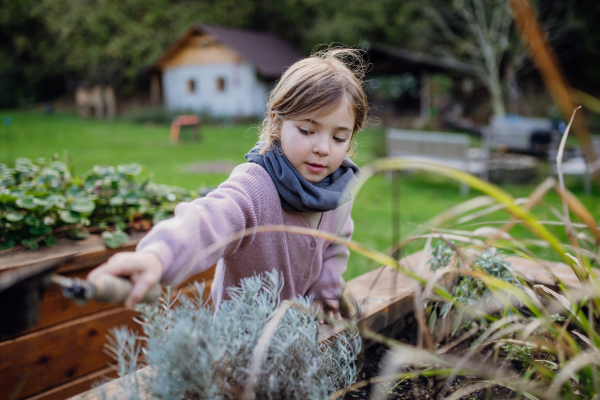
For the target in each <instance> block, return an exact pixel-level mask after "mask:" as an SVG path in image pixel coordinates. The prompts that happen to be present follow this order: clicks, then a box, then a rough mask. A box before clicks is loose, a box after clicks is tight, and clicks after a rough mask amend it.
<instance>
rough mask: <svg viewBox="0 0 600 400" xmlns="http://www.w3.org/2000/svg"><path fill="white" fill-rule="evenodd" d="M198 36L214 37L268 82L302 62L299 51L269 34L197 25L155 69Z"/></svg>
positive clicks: (174, 45)
mask: <svg viewBox="0 0 600 400" xmlns="http://www.w3.org/2000/svg"><path fill="white" fill-rule="evenodd" d="M199 32H205V33H209V34H211V35H213V36H215V37H216V38H217V39H218V40H220V41H221V42H223V43H224V44H226V45H227V46H229V47H231V48H232V49H233V50H235V51H236V52H238V53H239V54H240V55H241V56H242V57H244V58H245V59H246V60H247V61H249V62H251V63H252V64H254V66H255V67H256V69H257V70H258V72H259V74H261V75H262V76H264V77H267V78H279V77H280V76H281V74H282V73H283V72H284V71H285V70H286V68H288V67H289V66H290V65H292V64H293V63H295V62H296V61H298V60H299V59H301V58H303V56H302V54H301V53H300V52H299V51H298V50H296V49H295V48H294V47H292V46H291V45H290V44H288V43H286V42H284V41H283V40H281V39H280V38H278V37H277V36H275V35H272V34H270V33H261V32H252V31H246V30H241V29H234V28H224V27H221V26H213V25H205V24H194V25H192V26H191V27H190V28H189V29H188V30H187V32H186V33H185V34H183V35H182V36H181V37H180V38H179V39H177V41H175V42H174V43H173V44H172V45H171V46H170V47H169V48H168V49H167V50H166V51H165V52H164V53H163V55H162V56H161V57H160V58H159V59H158V60H157V62H156V63H155V64H154V65H157V64H159V63H160V62H161V61H162V60H164V59H166V58H167V57H169V56H170V55H171V54H173V53H174V52H176V51H177V50H179V48H180V47H181V46H182V45H183V44H184V43H185V41H186V40H187V39H188V38H189V37H191V36H193V35H195V34H197V33H199Z"/></svg>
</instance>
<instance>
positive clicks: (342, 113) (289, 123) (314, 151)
mask: <svg viewBox="0 0 600 400" xmlns="http://www.w3.org/2000/svg"><path fill="white" fill-rule="evenodd" d="M353 128H354V113H353V112H352V108H351V107H350V104H349V103H348V101H347V100H346V99H344V100H343V101H341V102H340V104H339V105H338V106H337V107H336V108H334V109H333V110H331V111H329V112H328V113H327V114H317V115H315V116H314V117H307V118H305V119H299V120H285V121H283V123H282V125H281V130H280V140H281V146H282V148H283V153H284V154H285V156H286V157H287V159H288V160H289V161H290V163H291V164H292V166H293V167H294V168H296V171H298V172H299V173H300V175H302V177H303V178H304V179H306V180H307V181H309V182H311V183H316V182H319V181H321V180H323V178H325V177H326V176H327V175H329V174H331V173H332V172H333V171H335V170H336V169H338V168H339V166H340V165H341V164H342V161H343V160H344V157H345V156H346V152H347V151H348V147H349V146H350V140H351V139H352V129H353Z"/></svg>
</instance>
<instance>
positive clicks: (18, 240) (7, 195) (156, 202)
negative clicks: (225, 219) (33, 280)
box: [0, 155, 195, 251]
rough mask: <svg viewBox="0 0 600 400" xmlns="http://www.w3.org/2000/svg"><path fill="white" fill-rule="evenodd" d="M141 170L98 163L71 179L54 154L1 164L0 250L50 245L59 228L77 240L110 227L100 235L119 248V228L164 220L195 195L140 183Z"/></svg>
mask: <svg viewBox="0 0 600 400" xmlns="http://www.w3.org/2000/svg"><path fill="white" fill-rule="evenodd" d="M141 170H142V167H141V166H139V165H138V164H127V165H119V166H117V167H116V168H115V167H112V166H104V165H97V166H95V167H94V168H93V170H91V171H88V172H86V173H84V174H83V175H82V176H80V177H76V178H74V177H72V175H71V173H70V171H69V168H68V166H67V164H66V163H65V162H63V161H60V160H58V156H56V155H55V156H54V157H52V158H51V159H50V160H49V161H46V160H44V159H39V160H37V163H34V162H32V161H31V160H29V159H27V158H18V159H17V160H16V161H15V166H14V168H8V167H7V166H6V165H5V164H0V251H2V250H6V249H9V248H13V247H14V246H17V245H25V246H28V247H29V248H30V249H32V250H34V249H36V248H37V247H38V243H39V242H41V241H43V243H45V244H47V245H53V244H55V243H56V239H55V237H56V236H55V235H56V234H57V233H59V232H60V231H61V230H68V231H69V233H70V235H71V236H73V237H76V238H82V237H86V235H89V231H94V230H95V231H106V230H107V229H110V230H115V231H116V233H113V232H110V233H106V234H105V235H104V238H105V242H106V244H107V246H109V247H118V246H119V245H120V244H122V243H123V242H124V241H126V240H127V236H126V235H125V234H124V233H123V232H122V231H123V230H124V229H126V228H128V227H131V226H132V225H133V223H134V222H135V221H139V220H149V221H151V223H155V222H157V221H160V220H162V219H166V218H169V217H170V216H171V215H172V214H173V211H174V209H175V205H176V204H177V203H179V202H180V201H188V200H191V199H192V198H193V197H195V195H194V194H193V193H192V192H189V191H187V190H185V189H181V188H177V187H171V186H165V185H157V184H155V183H152V182H150V181H149V180H146V181H143V182H140V181H138V180H136V178H135V177H136V176H137V175H138V174H139V173H140V172H141ZM146 227H149V224H146Z"/></svg>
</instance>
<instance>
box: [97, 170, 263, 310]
mask: <svg viewBox="0 0 600 400" xmlns="http://www.w3.org/2000/svg"><path fill="white" fill-rule="evenodd" d="M256 167H258V168H261V167H259V166H256V165H255V167H254V168H252V167H251V166H250V167H249V164H242V165H240V166H238V167H237V168H236V169H235V170H234V172H232V174H231V176H230V177H229V179H227V180H226V181H225V182H224V183H223V184H221V185H220V186H219V188H218V189H216V190H215V191H213V192H212V193H210V194H209V195H208V196H206V197H203V198H200V199H196V200H194V201H192V202H189V203H180V204H179V205H178V206H177V207H176V208H175V215H174V216H173V218H170V219H168V220H165V221H161V222H159V223H158V224H156V225H155V226H154V227H153V228H152V229H151V230H150V232H148V234H147V235H146V236H144V238H143V239H142V240H141V241H140V243H139V244H138V246H137V249H136V252H135V253H134V252H123V253H117V254H115V255H114V256H113V257H111V258H110V259H109V260H108V261H107V262H106V263H105V264H103V265H101V266H99V267H98V268H96V269H94V270H93V271H92V272H90V274H89V275H88V279H90V280H92V279H93V278H95V277H97V276H98V275H100V274H105V273H108V274H111V275H117V276H123V277H129V278H130V279H131V281H132V282H133V283H134V285H133V288H132V290H131V293H130V295H129V298H128V299H127V300H126V303H125V304H126V305H127V306H129V307H132V306H133V305H134V304H135V303H137V302H139V300H140V299H141V298H142V297H143V296H144V294H145V293H146V292H147V291H148V289H149V288H150V287H151V286H152V285H154V284H155V283H157V282H161V283H163V284H171V283H178V282H182V281H184V280H185V279H187V278H188V277H190V276H192V275H194V274H196V273H199V272H202V271H205V270H207V269H208V268H210V267H211V266H212V265H214V264H215V263H216V262H217V260H218V259H219V258H221V257H226V256H229V255H231V254H233V253H235V252H236V251H238V250H241V249H243V248H245V247H247V246H248V245H249V244H250V243H252V241H253V239H254V235H248V236H245V237H243V238H239V239H237V240H234V241H233V242H231V243H228V244H227V245H224V246H222V247H220V248H218V249H217V250H215V251H213V252H211V253H210V254H206V251H204V250H205V249H206V248H207V247H209V246H211V245H212V244H215V243H217V242H220V241H222V240H224V239H226V238H227V237H229V236H231V235H233V234H235V233H236V232H240V231H244V230H246V229H248V228H253V227H256V226H257V225H258V224H259V223H260V220H261V215H262V213H263V210H262V207H263V205H264V201H262V195H263V193H264V190H262V188H261V184H260V182H259V180H260V177H259V176H258V175H257V174H256V172H257V169H256Z"/></svg>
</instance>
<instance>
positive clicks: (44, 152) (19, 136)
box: [0, 111, 600, 279]
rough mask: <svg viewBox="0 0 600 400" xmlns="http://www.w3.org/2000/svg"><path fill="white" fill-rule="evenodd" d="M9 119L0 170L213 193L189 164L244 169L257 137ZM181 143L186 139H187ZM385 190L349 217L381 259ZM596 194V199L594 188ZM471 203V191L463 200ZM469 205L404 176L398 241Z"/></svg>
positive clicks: (366, 192) (66, 117)
mask: <svg viewBox="0 0 600 400" xmlns="http://www.w3.org/2000/svg"><path fill="white" fill-rule="evenodd" d="M7 115H10V117H11V118H12V124H11V125H10V126H9V127H6V126H5V125H0V163H7V164H12V162H13V160H14V158H16V157H28V158H31V159H35V158H38V157H46V158H47V157H49V156H51V155H52V154H54V153H60V154H63V152H65V151H66V152H67V156H68V159H69V164H70V166H71V167H72V169H73V172H74V173H75V174H77V173H82V172H84V171H86V170H88V169H90V168H91V167H92V166H93V165H96V164H109V165H117V164H123V163H131V162H136V163H139V164H142V165H143V166H144V174H150V176H152V179H153V180H154V181H156V182H158V183H165V184H169V185H177V186H182V187H185V188H188V189H196V188H198V187H200V186H213V185H218V184H219V183H220V182H222V181H223V180H225V179H226V178H227V174H211V173H194V172H190V171H189V166H190V164H193V163H210V162H219V161H225V162H230V163H231V162H233V163H242V162H245V159H244V154H246V152H247V151H248V150H249V149H250V148H251V147H252V146H253V145H254V143H255V142H256V134H257V131H256V129H255V128H253V127H252V126H241V125H238V126H205V127H203V128H202V140H201V141H200V142H198V143H196V142H192V141H189V140H182V142H181V143H180V144H179V145H178V146H172V145H170V144H169V142H168V135H169V128H168V126H164V125H153V126H144V125H136V124H132V123H127V122H123V121H115V122H113V123H106V122H100V121H94V120H82V119H79V118H78V117H76V116H73V115H70V114H55V115H52V116H46V115H44V114H42V113H40V112H33V111H32V112H22V111H10V112H6V111H0V121H3V120H4V118H5V117H6V116H7ZM183 136H184V139H185V132H184V135H183ZM359 142H360V143H361V147H360V150H359V155H358V157H357V163H358V164H359V166H360V165H363V164H364V163H366V162H368V161H369V160H372V159H373V158H375V157H376V155H381V154H382V151H383V148H384V144H383V134H382V131H381V129H369V130H367V131H365V132H363V133H361V136H360V138H359ZM570 188H571V189H572V190H574V192H575V194H577V195H578V196H579V197H580V199H581V201H582V202H583V203H584V204H585V205H586V206H587V207H588V208H589V209H590V211H592V213H593V214H594V215H595V216H596V217H598V216H600V201H599V200H600V196H598V195H597V194H595V195H594V196H585V195H583V193H582V184H581V183H580V182H579V181H577V180H573V181H571V182H570ZM391 189H392V185H391V182H389V181H388V180H386V179H385V178H384V177H383V176H376V177H374V178H373V179H372V180H371V181H369V182H368V183H367V184H366V185H365V186H364V187H363V189H362V191H361V193H360V194H359V196H358V198H357V199H356V200H355V203H354V208H353V211H352V216H353V218H354V221H355V234H354V239H355V240H357V241H359V242H361V243H363V244H365V245H367V246H369V247H372V248H375V249H378V250H382V251H383V250H385V249H386V248H387V247H389V246H390V244H391V240H392V238H391V236H392V200H391V199H392V196H391ZM505 189H507V190H508V191H510V192H511V193H512V194H513V195H514V196H517V197H518V196H526V195H527V194H528V193H529V192H530V191H531V190H532V189H533V187H510V188H505ZM594 190H595V191H597V188H594ZM476 195H478V194H477V193H475V192H474V191H471V193H470V195H469V197H474V196H476ZM469 197H461V196H460V195H459V193H458V184H456V183H453V182H449V181H448V180H447V179H444V178H440V177H436V176H432V175H428V174H419V173H416V174H410V175H405V176H403V177H402V179H401V184H400V220H401V224H400V232H401V234H404V233H407V232H409V231H410V230H412V229H414V227H415V226H416V225H417V224H419V223H423V222H425V221H426V220H428V219H429V218H431V217H433V216H434V215H436V214H437V213H439V212H441V211H444V210H445V209H447V208H448V207H450V206H452V205H455V204H458V203H459V202H461V201H464V200H466V199H467V198H469ZM548 201H549V203H550V204H551V205H553V206H554V207H558V206H559V201H558V198H557V196H555V195H551V196H549V197H548ZM537 214H538V215H539V216H540V217H542V218H551V213H550V211H548V210H547V209H543V208H538V209H537ZM505 218H506V216H505V215H504V214H503V213H500V212H498V213H495V214H492V215H490V216H488V217H486V219H487V220H490V221H493V220H502V219H505ZM514 234H515V236H518V235H522V236H525V235H526V232H524V229H523V228H521V227H517V228H515V231H514ZM559 234H560V231H559ZM560 236H561V237H564V235H562V234H560ZM422 245H423V244H422V243H415V244H414V245H411V246H410V247H409V248H408V249H407V250H408V251H413V250H416V249H418V248H420V247H421V246H422ZM539 254H540V255H542V256H545V257H547V258H555V257H554V256H553V255H552V254H550V253H549V252H548V251H544V250H540V251H539ZM372 267H375V265H373V264H372V263H371V262H370V261H369V260H368V259H366V258H364V257H362V256H360V255H357V254H353V255H352V256H351V258H350V262H349V265H348V271H347V272H346V274H345V278H346V279H350V278H352V277H355V276H357V275H360V274H362V273H364V272H366V271H368V270H370V269H371V268H372Z"/></svg>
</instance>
